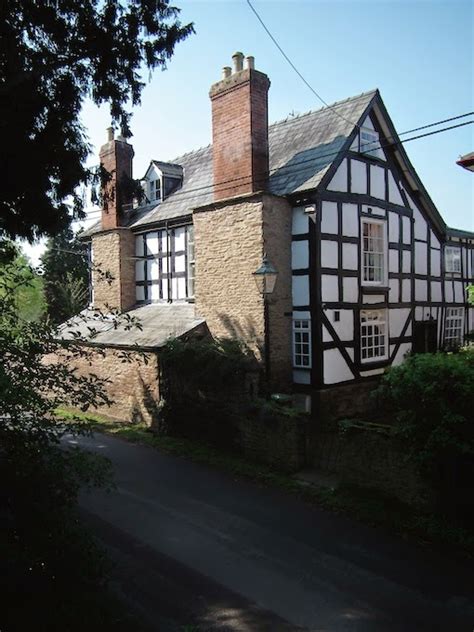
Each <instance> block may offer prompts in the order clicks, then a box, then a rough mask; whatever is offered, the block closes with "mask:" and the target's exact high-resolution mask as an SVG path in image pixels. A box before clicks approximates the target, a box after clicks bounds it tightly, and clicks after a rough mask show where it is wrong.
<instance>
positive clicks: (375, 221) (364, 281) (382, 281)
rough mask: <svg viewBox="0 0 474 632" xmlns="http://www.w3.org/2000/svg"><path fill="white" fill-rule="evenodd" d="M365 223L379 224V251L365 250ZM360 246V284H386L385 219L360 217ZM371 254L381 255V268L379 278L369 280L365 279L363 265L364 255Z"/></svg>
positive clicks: (386, 250)
mask: <svg viewBox="0 0 474 632" xmlns="http://www.w3.org/2000/svg"><path fill="white" fill-rule="evenodd" d="M365 224H371V225H373V226H380V227H381V229H382V240H383V242H382V248H381V250H379V251H369V250H367V251H366V250H365V244H364V225H365ZM360 248H361V271H360V274H361V283H362V285H368V286H381V287H383V286H386V285H387V277H388V270H387V267H388V266H387V263H388V243H387V222H386V220H379V219H375V218H374V219H372V218H368V217H362V218H361V222H360ZM366 254H367V255H373V256H377V255H378V256H381V257H382V267H381V268H380V269H381V271H382V272H381V275H380V277H381V278H380V280H370V279H366V278H365V276H366V269H367V268H366V265H365V255H366ZM375 269H379V268H375V267H374V270H375Z"/></svg>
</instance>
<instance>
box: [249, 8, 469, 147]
mask: <svg viewBox="0 0 474 632" xmlns="http://www.w3.org/2000/svg"><path fill="white" fill-rule="evenodd" d="M246 2H247V4H248V5H249V7H250V9H251V10H252V12H253V13H254V15H255V16H256V18H257V20H258V21H259V22H260V24H261V25H262V27H263V29H264V30H265V32H266V33H267V35H268V36H269V38H270V39H271V40H272V42H273V43H274V44H275V46H276V47H277V48H278V50H279V51H280V53H281V54H282V55H283V57H284V58H285V60H286V61H287V62H288V64H289V65H290V66H291V68H292V69H293V70H294V71H295V72H296V74H297V75H298V77H299V78H300V79H301V80H302V81H303V83H304V84H305V85H306V86H307V87H308V88H309V89H310V90H311V92H312V93H313V94H314V95H315V97H316V98H317V99H318V100H319V101H321V103H323V104H324V105H325V106H326V107H327V108H329V109H330V110H332V111H333V112H334V114H336V115H337V116H339V118H341V119H342V120H344V121H346V123H350V124H351V125H354V127H358V128H360V125H359V124H358V123H355V122H354V121H351V120H350V119H348V118H346V117H345V116H343V115H342V114H341V113H340V112H338V111H337V106H334V105H330V104H329V103H327V101H325V100H324V99H323V97H322V96H321V95H320V94H319V93H318V92H317V91H316V90H315V89H314V88H313V86H312V85H311V84H310V83H309V81H307V79H306V78H305V77H304V76H303V75H302V74H301V72H300V71H299V70H298V68H297V67H296V66H295V64H294V63H293V62H292V61H291V59H290V58H289V57H288V55H287V54H286V53H285V51H284V50H283V48H282V47H281V46H280V44H279V43H278V41H277V39H276V38H275V36H274V35H273V34H272V33H271V31H270V29H269V28H268V26H267V25H266V24H265V22H264V21H263V19H262V17H261V16H260V14H259V13H258V12H257V10H256V9H255V7H254V6H253V5H252V3H251V2H250V0H246ZM471 114H474V112H468V113H467V114H461V115H460V116H455V117H452V118H448V119H444V120H443V121H438V123H430V124H429V125H423V126H422V127H415V128H414V129H410V130H407V131H406V132H401V133H400V134H399V136H403V135H404V134H411V133H412V132H418V131H419V130H422V129H426V128H428V127H433V126H435V125H441V124H443V123H449V122H450V121H454V120H456V119H458V118H463V117H465V116H470V115H471Z"/></svg>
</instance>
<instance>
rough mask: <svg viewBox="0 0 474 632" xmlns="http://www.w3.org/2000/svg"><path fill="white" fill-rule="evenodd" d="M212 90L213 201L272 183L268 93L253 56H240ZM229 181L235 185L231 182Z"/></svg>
mask: <svg viewBox="0 0 474 632" xmlns="http://www.w3.org/2000/svg"><path fill="white" fill-rule="evenodd" d="M232 61H233V68H232V70H231V68H230V67H229V66H225V67H224V69H223V76H222V79H221V81H219V82H217V83H215V84H214V85H212V86H211V90H210V92H209V96H210V98H211V102H212V142H213V166H214V200H222V199H225V198H229V197H234V196H236V195H242V194H244V193H253V192H255V191H261V190H264V189H265V187H266V184H267V180H268V89H269V87H270V80H269V79H268V77H267V75H265V74H264V73H263V72H259V71H258V70H255V60H254V58H253V57H247V58H246V64H245V68H244V56H243V54H242V53H235V54H234V55H233V56H232ZM229 181H230V182H229Z"/></svg>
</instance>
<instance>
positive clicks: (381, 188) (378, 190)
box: [370, 165, 385, 200]
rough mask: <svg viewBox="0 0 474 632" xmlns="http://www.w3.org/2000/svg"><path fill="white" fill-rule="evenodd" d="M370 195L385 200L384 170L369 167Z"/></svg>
mask: <svg viewBox="0 0 474 632" xmlns="http://www.w3.org/2000/svg"><path fill="white" fill-rule="evenodd" d="M370 195H372V196H373V197H376V198H380V199H381V200H385V169H384V168H383V167H379V166H378V165H370Z"/></svg>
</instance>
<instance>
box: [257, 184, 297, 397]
mask: <svg viewBox="0 0 474 632" xmlns="http://www.w3.org/2000/svg"><path fill="white" fill-rule="evenodd" d="M291 213H292V209H291V206H290V204H289V203H288V202H287V201H286V200H285V199H283V198H278V197H276V196H273V195H265V196H264V198H263V234H264V251H265V252H266V253H267V256H268V259H269V260H270V261H271V263H272V264H273V265H274V266H275V268H276V270H277V271H278V277H277V282H276V285H275V290H274V291H273V294H271V296H270V297H269V305H268V312H269V319H268V320H269V330H270V375H271V382H272V384H274V386H275V387H276V388H278V389H279V390H288V388H289V387H291V384H292V380H293V377H292V339H291V336H292V332H291V326H292V318H291V310H292V297H291Z"/></svg>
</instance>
